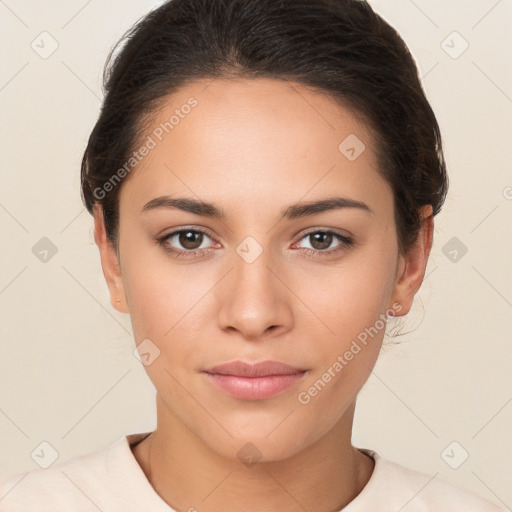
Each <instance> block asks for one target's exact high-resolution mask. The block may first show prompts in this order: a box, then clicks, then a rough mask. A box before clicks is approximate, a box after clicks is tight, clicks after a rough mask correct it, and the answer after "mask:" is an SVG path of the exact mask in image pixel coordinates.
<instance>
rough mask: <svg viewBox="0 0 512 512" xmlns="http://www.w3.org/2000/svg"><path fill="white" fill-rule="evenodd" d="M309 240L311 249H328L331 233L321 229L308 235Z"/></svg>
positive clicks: (330, 242) (331, 237) (331, 238)
mask: <svg viewBox="0 0 512 512" xmlns="http://www.w3.org/2000/svg"><path fill="white" fill-rule="evenodd" d="M308 236H309V237H310V240H311V245H312V247H313V249H316V250H318V251H323V250H325V249H328V248H329V247H330V245H331V244H332V240H333V236H332V233H327V232H323V231H319V232H317V233H311V234H309V235H308Z"/></svg>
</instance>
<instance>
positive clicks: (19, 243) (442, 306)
mask: <svg viewBox="0 0 512 512" xmlns="http://www.w3.org/2000/svg"><path fill="white" fill-rule="evenodd" d="M371 3H372V5H373V6H374V8H375V10H376V11H377V12H378V13H379V14H381V15H383V16H384V17H385V18H386V19H387V20H388V21H389V22H390V23H391V24H392V25H393V26H395V27H396V28H397V29H398V31H399V32H400V33H401V34H402V36H403V37H404V39H405V40H406V42H407V44H408V45H409V47H410V48H411V51H412V53H413V54H414V56H415V58H416V59H417V61H418V64H419V66H420V70H421V75H422V80H423V84H424V87H425V90H426V92H427V96H428V97H429V99H430V101H431V103H432V106H433V108H434V110H435V112H436V114H437V116H438V120H439V123H440V125H441V129H442V132H443V135H444V141H445V145H446V158H447V161H448V167H449V173H450V179H451V188H450V192H449V197H448V200H447V203H446V205H445V208H444V211H443V212H442V213H441V214H440V215H439V216H438V217H437V223H436V233H435V241H434V248H433V251H432V255H431V259H430V261H429V265H428V269H427V274H428V277H427V279H426V281H425V282H424V284H423V287H422V289H421V292H420V294H419V296H418V297H417V299H416V303H415V309H414V311H413V312H412V313H411V314H410V315H409V317H408V320H407V323H406V325H405V330H406V331H407V330H410V329H413V328H415V327H417V328H416V330H415V331H414V332H412V333H411V334H409V335H407V336H404V337H402V338H401V340H402V344H401V345H400V346H396V347H394V348H392V349H390V350H388V351H386V353H383V354H382V356H381V358H380V360H379V361H378V363H377V366H376V368H375V371H374V372H373V374H372V375H371V377H370V379H369V380H368V382H367V384H366V385H365V387H364V388H363V390H362V391H361V393H360V397H359V403H358V408H357V411H356V419H355V427H354V439H353V441H354V444H355V445H356V446H361V447H370V448H373V449H375V450H377V451H378V452H379V453H380V454H381V455H382V456H384V457H388V458H391V459H394V460H395V461H397V462H399V463H401V464H403V465H406V466H408V467H411V468H414V469H417V470H420V471H424V472H428V473H430V474H432V475H437V478H443V479H445V480H448V481H450V482H453V483H455V484H458V485H460V486H462V487H464V488H467V489H470V490H472V491H474V492H476V493H477V494H480V495H481V496H484V497H486V498H488V499H490V500H492V501H494V502H495V503H497V504H499V505H500V506H502V507H504V508H506V509H510V508H511V507H512V488H511V486H510V478H511V476H510V460H511V455H512V436H511V435H510V432H511V431H512V429H511V425H512V376H511V371H510V367H511V362H512V339H511V334H510V333H511V330H512V271H511V262H512V236H511V233H512V164H511V162H512V144H511V143H510V141H511V140H512V122H511V119H512V71H511V66H510V62H512V55H511V53H512V51H511V48H512V39H511V32H512V30H511V22H512V2H511V1H510V0H501V1H497V0H479V1H475V0H473V1H469V2H459V1H455V0H449V1H448V0H435V1H432V0H430V1H426V0H416V1H412V0H395V1H384V0H374V1H372V2H371ZM159 4H160V2H156V1H154V2H151V1H148V0H137V1H135V0H130V1H127V0H124V1H121V0H112V1H109V2H99V1H98V0H90V1H85V0H72V1H71V0H68V1H66V2H64V1H62V0H60V1H57V0H53V1H48V2H36V1H34V0H32V1H27V0H25V1H21V0H6V1H0V20H1V21H0V22H1V27H0V41H1V44H2V48H3V52H2V71H1V77H0V106H1V112H2V123H1V133H0V140H1V144H2V147H1V151H0V162H1V165H0V236H1V237H2V245H1V247H2V251H1V253H0V254H1V265H0V343H1V359H0V365H1V367H0V434H1V435H0V476H5V475H9V474H11V473H15V472H21V471H26V470H29V469H34V468H37V467H38V466H37V465H36V463H35V462H34V460H32V458H31V456H30V454H31V452H32V451H33V450H34V449H35V448H36V447H38V446H39V444H40V443H41V442H42V441H47V442H48V443H50V444H51V445H52V446H53V447H54V448H55V449H56V450H57V452H58V454H59V457H58V459H57V462H63V461H65V460H67V459H70V458H72V457H75V456H78V455H81V454H84V453H87V452H90V451H94V450H98V449H101V448H103V447H105V446H107V445H108V444H110V443H112V442H113V441H114V440H116V439H117V438H118V437H120V436H122V435H124V434H127V433H132V432H139V431H147V430H150V429H153V428H154V426H155V411H154V388H153V386H152V384H151V383H150V381H149V379H148V378H147V377H146V374H145V372H144V369H143V367H142V365H141V364H140V363H139V361H138V360H137V359H136V358H135V357H134V355H133V353H132V350H133V348H134V340H133V338H132V335H131V332H132V331H131V325H130V321H129V318H128V317H127V316H124V315H121V314H119V313H117V312H116V311H115V310H114V309H113V308H112V307H111V306H110V303H109V298H108V292H107V287H106V284H105V282H104V278H103V274H102V272H101V267H100V260H99V253H98V250H97V247H96V246H95V244H94V239H93V234H92V230H91V227H92V219H91V217H90V216H89V214H88V213H87V211H86V210H85V209H84V207H83V206H82V204H81V202H80V196H79V164H80V159H81V156H82V151H83V149H84V147H85V143H86V139H87V137H88V135H89V132H90V130H91V129H92V127H93V124H94V122H95V120H96V117H97V114H98V109H99V106H100V98H101V88H100V85H101V72H102V69H103V64H104V61H105V58H106V56H107V53H108V51H109V49H110V48H111V46H112V45H113V44H114V42H115V41H117V39H118V38H119V37H120V36H121V35H122V33H123V32H124V31H125V30H126V29H127V28H128V27H129V26H130V25H131V24H132V23H133V22H135V21H136V20H137V19H138V18H139V17H141V16H142V15H143V14H145V13H146V12H147V11H148V10H149V9H150V8H152V7H155V6H157V5H159ZM43 31H47V32H48V33H49V34H50V35H51V36H39V34H40V33H41V32H43ZM454 31H456V32H458V33H459V34H460V36H459V35H457V34H455V35H454V34H452V33H453V32H454ZM38 37H39V38H38ZM41 37H45V38H46V39H45V45H44V46H45V48H46V50H47V51H48V50H49V49H51V44H52V39H53V40H55V41H56V42H57V44H58V48H57V49H56V51H55V52H54V53H53V54H52V55H50V56H48V57H47V58H45V59H44V58H42V57H41V56H40V55H39V54H38V53H36V51H34V50H33V49H32V47H31V43H32V41H34V40H35V43H34V44H40V46H42V43H40V41H41ZM38 41H39V43H38ZM443 41H444V43H443ZM464 41H466V42H467V44H468V45H469V47H468V48H467V50H466V51H465V52H464V53H462V54H461V55H458V54H459V53H460V52H461V50H463V49H464V44H465V43H464ZM38 51H39V52H41V51H42V49H40V48H39V49H38ZM454 57H457V58H454ZM43 237H47V238H48V239H50V240H51V242H52V243H53V244H54V245H55V247H56V249H57V253H56V254H55V255H53V256H52V257H50V256H51V254H50V255H49V256H48V261H47V262H46V263H43V262H42V261H40V259H38V258H37V257H36V255H35V254H34V253H33V247H34V246H35V245H36V244H37V243H38V242H39V241H40V239H41V238H43ZM453 237H456V240H452V238H453ZM446 244H449V245H446ZM451 244H456V245H453V246H452V245H451ZM461 244H464V245H465V246H466V247H467V253H466V254H464V255H463V256H462V257H461V256H460V255H461V252H460V250H459V252H458V258H457V260H456V261H452V259H453V257H454V255H455V253H453V252H451V253H450V251H453V249H454V248H455V249H457V245H458V247H459V248H460V246H461ZM454 441H455V442H456V443H457V444H453V445H451V443H453V442H454ZM449 445H451V446H450V447H449V448H448V450H447V451H445V449H446V448H447V447H448V446H449ZM452 449H453V451H452ZM465 452H467V453H468V454H469V457H468V458H467V460H466V461H465V462H464V463H462V464H461V465H460V466H459V467H458V468H457V469H453V468H452V467H450V465H449V464H448V463H447V462H445V461H449V462H450V464H451V465H452V466H453V465H457V464H458V463H460V461H461V460H462V458H463V456H464V453H465ZM443 454H444V455H443ZM447 455H448V456H447ZM0 498H1V497H0Z"/></svg>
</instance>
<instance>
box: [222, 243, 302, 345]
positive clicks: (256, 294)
mask: <svg viewBox="0 0 512 512" xmlns="http://www.w3.org/2000/svg"><path fill="white" fill-rule="evenodd" d="M249 261H250V260H249ZM249 261H247V260H246V259H244V258H243V257H241V256H239V254H237V253H235V254H234V255H233V259H232V262H231V263H232V264H233V268H232V269H231V271H230V272H229V274H228V275H227V276H226V278H225V279H223V280H222V282H221V286H220V287H219V289H218V294H219V295H218V297H219V302H220V308H219V312H218V315H219V316H218V321H219V326H220V327H221V328H222V329H223V330H225V331H236V332H238V333H239V335H241V336H242V337H243V338H244V339H246V340H247V341H249V340H250V341H255V340H259V339H263V338H265V337H268V336H277V335H278V334H282V333H284V332H286V331H287V330H289V329H291V327H292V322H293V315H292V311H291V303H290V300H291V296H293V294H292V292H291V291H290V289H289V288H288V287H287V286H286V271H285V269H284V267H283V264H277V263H276V262H275V261H272V257H271V254H270V251H266V250H264V251H263V252H262V253H261V254H260V255H259V256H258V257H257V258H256V259H255V260H254V261H252V262H249Z"/></svg>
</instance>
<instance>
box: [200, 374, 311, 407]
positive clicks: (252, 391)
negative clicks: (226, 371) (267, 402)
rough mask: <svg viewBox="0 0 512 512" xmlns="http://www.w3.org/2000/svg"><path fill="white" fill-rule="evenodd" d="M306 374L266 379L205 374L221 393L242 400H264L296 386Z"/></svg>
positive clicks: (273, 376) (271, 376) (269, 376)
mask: <svg viewBox="0 0 512 512" xmlns="http://www.w3.org/2000/svg"><path fill="white" fill-rule="evenodd" d="M305 374H306V372H300V373H292V374H290V375H267V376H266V377H238V376H236V375H220V374H218V373H206V375H207V376H208V378H209V379H210V381H211V382H212V383H213V384H214V385H215V386H217V387H218V388H219V389H221V390H222V391H225V392H226V393H228V394H230V395H232V396H234V397H236V398H242V399H244V400H264V399H266V398H271V397H273V396H275V395H277V394H278V393H281V392H282V391H284V390H285V389H288V388H290V387H292V386H294V385H295V384H297V383H298V382H299V381H300V380H302V378H303V377H304V375H305Z"/></svg>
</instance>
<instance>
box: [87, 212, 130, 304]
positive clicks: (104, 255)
mask: <svg viewBox="0 0 512 512" xmlns="http://www.w3.org/2000/svg"><path fill="white" fill-rule="evenodd" d="M93 212H94V241H95V242H96V245H97V246H98V248H99V250H100V258H101V267H102V269H103V275H104V276H105V280H106V281H107V286H108V289H109V292H110V303H111V304H112V307H113V308H114V309H116V310H117V311H119V312H120V313H129V309H128V304H127V301H126V294H125V290H124V284H123V280H122V276H121V266H120V263H119V257H118V254H117V252H116V250H115V249H114V247H113V245H112V243H111V242H110V240H109V239H108V238H107V232H106V230H105V222H104V219H103V209H102V207H101V205H98V204H96V205H94V210H93Z"/></svg>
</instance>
